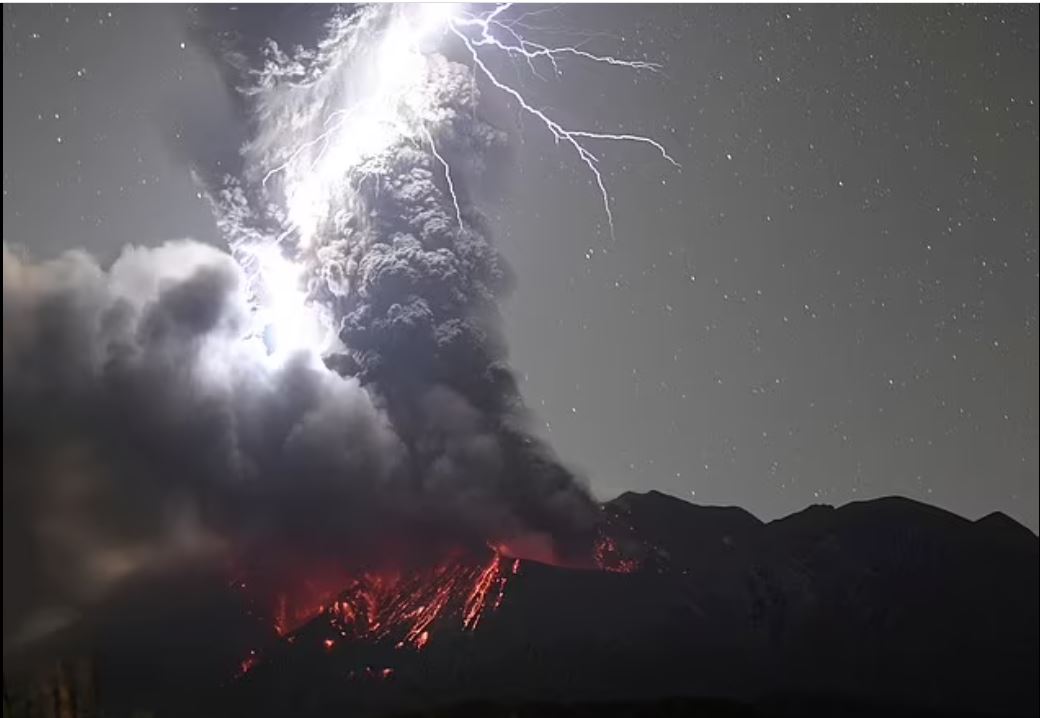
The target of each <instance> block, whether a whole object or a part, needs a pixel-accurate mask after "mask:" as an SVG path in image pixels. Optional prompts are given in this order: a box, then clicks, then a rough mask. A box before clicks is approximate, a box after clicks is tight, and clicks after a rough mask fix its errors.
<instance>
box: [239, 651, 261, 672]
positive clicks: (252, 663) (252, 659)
mask: <svg viewBox="0 0 1040 718" xmlns="http://www.w3.org/2000/svg"><path fill="white" fill-rule="evenodd" d="M259 662H260V656H259V655H258V654H257V652H256V651H250V652H249V655H247V656H246V657H245V658H243V659H242V662H241V663H239V665H238V674H237V675H238V677H241V676H244V675H245V674H247V673H249V671H251V670H253V668H255V667H256V664H257V663H259Z"/></svg>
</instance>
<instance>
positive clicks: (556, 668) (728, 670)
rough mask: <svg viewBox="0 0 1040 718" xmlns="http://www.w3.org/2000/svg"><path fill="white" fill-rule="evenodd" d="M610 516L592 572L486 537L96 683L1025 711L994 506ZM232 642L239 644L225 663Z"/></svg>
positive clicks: (629, 499)
mask: <svg viewBox="0 0 1040 718" xmlns="http://www.w3.org/2000/svg"><path fill="white" fill-rule="evenodd" d="M602 511H603V516H604V521H603V524H602V526H603V528H602V529H601V535H600V541H599V544H598V546H597V550H596V552H595V553H596V560H595V561H594V563H593V564H592V565H588V566H560V565H551V564H547V563H543V562H539V561H535V560H531V559H524V558H517V557H515V556H510V555H509V552H508V549H505V548H503V547H487V548H485V549H484V550H482V551H469V552H458V553H454V554H449V555H446V556H445V557H444V558H443V560H441V561H440V562H434V563H431V564H429V565H427V566H425V567H420V568H412V569H410V570H407V571H405V570H401V571H396V572H394V571H386V570H384V571H368V572H363V573H359V574H357V575H355V576H354V577H353V578H351V579H349V580H348V581H346V582H345V583H344V584H343V585H342V586H341V588H340V589H339V591H338V592H333V593H332V594H329V595H327V597H326V598H325V600H324V602H323V603H321V604H320V605H318V606H315V607H313V608H312V609H310V611H309V612H300V611H296V612H295V613H294V612H293V611H292V610H290V608H289V607H286V606H285V605H282V606H281V607H280V608H279V607H277V606H276V607H275V610H274V611H273V613H270V614H267V615H264V616H263V617H262V619H261V618H260V617H259V616H254V617H253V618H252V619H251V620H252V622H251V623H250V622H248V621H247V622H246V624H245V625H247V628H246V629H242V630H238V631H237V633H236V632H234V631H231V630H230V629H229V628H228V623H227V622H228V621H230V620H231V619H230V618H223V619H220V621H224V623H221V622H220V621H215V620H214V619H212V616H211V617H210V618H209V619H207V620H208V621H209V623H208V624H207V625H209V626H212V627H213V630H212V632H211V633H212V639H211V644H207V643H206V642H205V639H203V641H202V642H201V643H199V642H196V643H187V642H185V641H186V640H187V639H184V640H180V639H176V640H171V638H170V633H169V630H170V629H169V624H168V623H167V624H166V627H165V628H164V629H163V630H164V631H166V633H164V634H161V635H157V636H155V637H153V638H148V639H147V640H153V641H155V643H156V646H157V649H156V651H154V652H153V653H152V654H151V657H150V656H149V655H145V656H141V655H136V656H135V657H134V659H133V660H132V661H126V660H124V661H122V662H120V661H119V660H117V658H116V656H117V654H118V652H116V651H113V650H106V649H99V652H98V654H97V668H96V670H97V672H98V676H99V681H100V683H99V688H98V692H99V695H101V696H102V699H104V698H105V697H106V696H107V697H108V699H109V700H107V701H104V703H105V705H106V710H111V711H114V712H113V714H114V715H118V714H119V709H120V707H125V708H127V709H128V710H129V709H130V708H138V709H139V708H141V707H142V706H148V707H149V708H150V709H158V714H159V715H164V714H167V713H170V712H172V714H183V712H184V711H185V710H190V712H191V713H192V714H195V715H207V714H213V715H282V716H284V715H294V716H309V715H314V716H319V715H321V716H324V715H348V714H349V715H359V714H361V715H369V714H370V715H379V714H384V713H386V712H388V711H394V712H400V711H409V710H419V709H423V710H430V707H431V706H445V707H446V708H444V712H443V713H438V715H440V714H444V715H452V714H453V713H452V711H453V709H452V708H451V707H452V706H460V705H464V704H466V703H468V702H472V701H484V702H485V703H481V704H479V705H481V706H484V708H483V709H481V710H478V711H477V713H475V714H477V715H484V714H495V711H494V709H493V708H491V706H493V705H494V706H514V708H512V709H510V710H514V711H520V712H522V711H521V710H520V708H516V706H519V705H520V704H521V703H523V702H529V701H541V702H543V703H540V704H539V705H542V707H543V708H545V706H546V705H549V704H563V703H567V704H573V703H575V702H579V701H595V702H597V703H596V705H598V706H599V707H600V708H599V709H597V710H594V711H593V713H596V712H597V711H598V710H607V708H606V707H605V706H611V705H614V706H617V705H630V702H633V701H635V702H640V701H643V702H645V701H657V700H660V699H661V698H662V697H678V698H682V697H685V700H694V701H698V700H699V701H703V700H707V699H709V698H710V699H712V700H716V701H717V700H722V701H727V703H725V705H727V706H734V705H736V706H745V707H747V706H752V708H748V710H749V711H755V710H758V708H754V707H755V706H758V707H761V706H763V705H767V706H775V705H783V706H788V708H789V707H790V706H791V705H794V706H795V709H793V714H803V715H805V714H808V715H830V714H833V713H834V711H835V708H834V706H835V705H843V706H844V705H853V706H859V708H857V710H858V711H859V712H858V713H856V714H857V715H862V714H864V709H862V706H864V705H866V706H875V707H876V706H881V708H877V709H876V710H881V711H883V712H885V713H889V714H897V713H900V711H902V712H903V713H902V714H907V715H911V714H912V715H921V714H929V713H928V712H929V711H931V712H932V713H931V714H935V715H949V714H958V715H960V714H964V715H1022V716H1025V715H1035V714H1036V711H1037V708H1038V698H1037V683H1036V675H1037V668H1038V655H1037V640H1036V638H1037V631H1038V609H1037V606H1038V595H1037V593H1038V568H1037V567H1038V562H1037V559H1038V541H1037V537H1036V535H1034V534H1033V533H1032V532H1031V531H1029V530H1028V529H1026V528H1024V527H1022V526H1021V525H1019V524H1017V523H1015V522H1014V521H1013V520H1011V519H1009V518H1008V517H1006V516H1004V515H1003V514H991V515H989V516H987V517H985V518H983V519H980V520H978V521H969V520H967V519H964V518H961V517H959V516H956V515H954V514H951V513H948V512H946V511H943V510H941V509H938V508H935V507H932V506H928V505H925V504H921V503H917V502H914V501H911V500H908V499H903V498H884V499H877V500H872V501H864V502H859V503H852V504H848V505H846V506H843V507H840V508H833V507H830V506H824V505H817V506H812V507H809V508H807V509H805V510H804V511H802V512H800V513H797V514H794V515H791V516H788V517H786V518H784V519H780V520H777V521H772V522H769V523H763V522H761V521H759V520H758V519H756V518H755V517H753V516H752V515H751V514H749V513H747V512H746V511H743V510H742V509H739V508H720V507H705V506H697V505H693V504H690V503H687V502H685V501H682V500H680V499H677V498H674V497H670V496H667V495H664V494H661V493H657V492H650V493H645V494H636V493H627V494H624V495H622V496H620V497H618V498H617V499H615V500H613V501H610V502H608V503H606V504H604V505H603V507H602ZM185 602H186V603H190V601H187V599H186V601H185ZM233 603H234V602H230V603H229V607H228V610H231V609H230V606H231V605H232V604H233ZM207 610H211V609H209V608H208V609H207ZM290 614H291V615H290ZM228 615H230V614H228ZM287 616H288V617H287ZM235 620H236V621H238V623H239V624H241V623H242V622H243V619H242V616H241V615H238V616H236V619H235ZM184 625H187V624H186V623H185V624H184ZM146 633H147V630H146V629H145V628H144V627H143V624H142V625H141V626H139V627H138V629H137V631H136V634H135V636H136V638H137V640H138V644H139V642H140V641H141V640H145V639H144V638H142V637H143V636H144V635H145V634H146ZM232 634H234V635H235V636H237V640H238V644H236V645H241V646H244V647H245V646H248V647H246V648H244V651H243V652H241V653H240V654H239V655H238V656H237V658H235V659H234V660H233V661H232V660H231V658H232V655H231V653H230V651H229V650H228V646H227V645H225V643H226V642H227V640H228V639H227V636H229V635H232ZM217 636H221V637H222V638H220V639H219V640H218V638H217ZM138 644H135V645H138ZM218 654H219V655H220V656H221V660H220V661H217V660H215V659H214V655H218ZM203 665H206V666H209V667H210V668H207V669H205V670H203V668H202V667H201V666H203ZM217 665H219V666H221V668H220V671H216V669H214V668H213V666H217ZM130 666H132V667H130ZM160 666H161V667H160ZM189 667H190V670H189ZM215 671H216V672H222V674H221V675H219V676H218V675H216V673H215ZM160 684H161V685H162V686H163V687H162V688H161V689H159V688H157V686H158V685H160ZM778 701H779V702H778ZM820 701H824V703H820ZM833 701H839V703H837V704H835V703H833ZM650 705H657V704H650ZM696 705H697V706H700V707H699V708H697V710H698V711H700V712H699V713H698V714H707V715H714V714H716V713H715V712H712V711H707V712H705V709H704V706H703V705H702V704H701V703H697V704H696ZM711 705H716V704H711ZM821 705H823V706H825V707H820V706H821ZM673 707H674V706H673ZM164 708H165V709H166V710H165V711H164V710H163V709H164ZM785 710H786V709H785ZM738 712H739V711H738ZM838 712H844V713H845V714H849V712H848V711H838ZM853 712H854V713H855V711H853ZM865 712H866V714H870V713H873V712H874V711H873V710H866V711H865ZM781 713H783V711H781ZM503 714H505V713H503ZM531 714H532V715H537V714H539V711H538V710H536V711H535V712H534V713H531ZM647 714H653V711H651V713H647ZM680 714H685V713H683V712H682V711H680ZM726 714H727V715H729V714H731V713H726ZM741 714H749V715H751V714H754V715H758V714H759V713H756V712H751V713H741ZM763 714H772V713H770V712H769V711H768V710H767V711H766V712H765V713H763ZM783 714H785V715H786V714H792V713H791V711H790V710H788V712H787V713H783Z"/></svg>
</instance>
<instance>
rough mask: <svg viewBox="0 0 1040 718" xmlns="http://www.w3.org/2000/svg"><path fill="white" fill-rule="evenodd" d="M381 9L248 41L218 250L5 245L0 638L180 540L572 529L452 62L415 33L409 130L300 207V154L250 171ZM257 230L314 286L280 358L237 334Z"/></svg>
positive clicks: (571, 483) (472, 124)
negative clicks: (104, 250)
mask: <svg viewBox="0 0 1040 718" xmlns="http://www.w3.org/2000/svg"><path fill="white" fill-rule="evenodd" d="M387 12H396V10H395V11H386V10H375V11H365V12H363V13H361V14H355V15H352V16H349V17H341V18H338V19H337V20H335V21H334V22H333V23H331V24H330V29H329V36H328V38H327V39H326V40H325V41H324V42H323V43H321V44H320V45H319V48H318V49H317V50H310V51H298V52H296V53H293V54H291V55H290V54H285V53H282V52H281V51H280V50H278V49H277V48H276V47H274V46H268V47H267V50H266V52H265V55H264V61H263V63H261V64H262V69H260V70H258V71H257V73H256V74H255V75H251V76H252V77H253V78H254V82H253V84H251V85H250V86H249V88H247V91H246V92H244V93H243V95H244V98H245V106H246V107H248V108H249V109H250V113H251V114H250V116H251V117H252V119H253V122H254V131H253V140H252V142H251V143H250V144H248V145H247V146H246V148H245V149H244V151H243V166H244V170H243V173H242V175H241V176H240V177H237V178H234V179H229V180H226V181H224V182H223V184H222V186H221V187H219V188H218V187H213V188H212V189H213V196H214V206H215V210H216V213H217V219H218V224H219V226H220V227H221V229H222V230H223V231H224V234H225V236H226V238H227V241H228V244H229V246H230V248H231V252H230V254H229V253H226V252H223V251H221V250H218V249H215V248H212V247H208V246H204V245H201V244H198V243H194V242H190V241H178V242H170V243H167V244H164V245H162V246H160V247H157V248H151V249H147V248H140V247H132V246H128V247H127V248H126V249H125V250H124V252H123V253H122V255H121V256H120V257H119V258H118V259H117V261H116V262H115V263H114V264H113V265H112V266H111V267H108V268H103V267H101V266H99V265H98V264H97V262H96V261H95V260H93V259H92V258H91V257H89V256H88V255H86V254H84V253H82V252H69V253H67V254H65V255H63V256H61V257H59V258H57V259H53V260H50V261H44V262H36V261H34V260H32V259H29V258H27V257H25V256H23V255H20V254H18V253H17V251H16V250H14V249H10V248H8V247H7V246H6V245H5V247H4V289H3V292H4V330H3V331H4V348H3V361H4V365H3V366H4V506H5V510H4V515H5V516H4V584H5V592H4V636H5V639H4V643H5V654H6V653H7V651H8V649H9V648H17V647H18V646H20V645H24V644H25V643H27V642H31V641H32V640H34V639H36V638H38V637H39V636H41V635H44V634H46V633H47V632H50V631H53V630H55V629H57V628H60V627H61V626H64V625H67V624H68V623H70V622H73V621H75V620H77V619H79V618H81V617H82V616H84V615H86V614H89V612H90V611H92V610H93V608H94V607H96V606H98V605H100V604H103V603H104V601H105V600H106V599H107V597H108V596H109V595H110V594H111V593H112V592H113V591H114V590H116V589H117V588H118V587H119V586H120V585H121V583H123V582H125V581H127V580H132V579H135V578H137V577H139V576H141V575H143V574H155V573H160V574H164V575H169V573H171V572H176V571H177V570H179V569H181V568H183V567H185V566H189V565H190V566H198V565H200V564H213V565H224V564H227V563H228V562H231V563H234V564H236V565H250V566H255V565H261V564H266V567H265V571H266V573H267V574H272V575H273V574H279V573H280V572H284V574H285V575H286V576H289V575H292V574H293V572H294V571H298V570H299V567H300V565H302V564H304V563H310V562H313V563H321V562H325V561H333V562H342V561H349V560H358V557H359V556H361V555H366V554H367V553H368V552H378V551H380V550H386V551H389V550H390V549H387V548H386V547H387V546H390V545H399V544H403V546H404V547H403V548H401V549H400V550H401V551H402V552H403V553H404V554H409V553H413V554H414V553H415V551H416V550H417V548H416V547H417V546H420V545H423V546H429V545H431V544H432V545H437V544H438V541H440V540H443V542H444V543H445V544H447V543H451V542H458V541H462V542H466V541H468V542H473V543H474V544H477V543H481V542H490V543H509V542H512V543H513V545H515V546H518V547H531V546H539V547H542V548H541V549H540V550H542V551H544V552H545V553H553V554H556V558H558V559H563V558H567V557H570V558H573V559H575V560H578V557H580V556H582V555H584V554H587V552H588V549H589V544H588V542H589V540H590V539H591V532H592V530H593V529H594V525H595V523H596V521H597V520H598V518H597V516H598V512H597V510H596V507H595V504H594V502H593V500H592V498H591V496H590V495H589V493H588V492H587V490H586V489H585V488H584V486H583V484H582V483H581V482H580V481H579V480H577V479H576V477H575V476H574V475H573V474H572V473H571V472H570V471H568V470H567V469H566V468H564V467H563V466H562V465H561V464H560V463H559V462H558V461H557V460H556V459H555V458H554V456H553V454H552V452H551V451H550V449H549V448H548V447H546V446H544V445H542V444H541V443H540V442H539V441H538V440H536V439H535V438H534V437H533V436H532V435H531V434H530V432H529V431H527V429H526V426H527V424H526V412H525V409H524V407H523V404H522V402H521V399H520V396H519V393H518V391H517V388H516V383H515V381H514V379H513V376H512V373H511V372H510V370H509V367H508V364H507V351H506V345H505V341H504V338H503V336H502V330H501V321H500V317H499V313H498V302H499V300H500V299H501V298H502V297H503V296H504V295H505V294H506V292H508V290H509V288H510V286H511V283H512V281H513V278H512V276H511V273H510V271H509V268H508V266H507V265H506V262H505V261H504V259H503V258H502V256H501V255H500V254H499V253H498V252H497V251H496V250H495V248H494V246H493V245H492V243H491V238H490V233H489V231H488V223H487V222H486V220H485V219H484V218H483V217H482V216H481V214H480V213H479V211H478V210H477V209H476V207H474V206H473V202H472V200H471V197H470V194H469V192H468V191H467V189H468V187H469V185H470V183H472V182H474V181H476V180H477V179H478V178H479V177H480V173H481V172H482V171H483V170H484V169H485V165H486V163H487V161H488V160H487V158H488V157H490V156H492V155H493V153H494V152H496V151H498V150H500V149H501V147H502V145H503V144H504V136H503V134H502V133H501V132H499V131H497V130H496V129H495V128H493V127H491V126H490V125H489V124H487V123H485V122H483V121H482V120H480V118H479V114H478V113H477V112H476V108H477V107H478V100H479V98H478V97H477V91H476V87H475V83H474V80H473V77H472V74H471V72H470V70H469V69H468V68H466V67H465V66H462V65H458V64H455V63H452V62H450V61H448V60H446V59H445V58H443V57H440V56H438V55H427V56H426V59H427V73H428V74H427V76H426V79H425V82H424V85H423V93H424V94H423V96H422V101H421V103H420V105H419V106H418V112H419V113H420V114H419V116H416V117H410V118H409V120H410V121H411V122H412V125H411V126H412V127H413V128H419V127H421V128H423V129H424V133H418V132H404V133H401V134H400V135H399V136H397V137H395V138H393V139H392V141H390V142H387V143H384V144H383V145H382V146H380V147H379V149H378V151H376V152H374V153H372V154H370V155H369V156H366V157H364V158H362V160H361V161H359V162H357V163H353V164H349V165H344V166H343V167H342V168H339V171H334V172H333V174H332V175H331V178H330V179H329V180H328V181H327V182H326V183H325V184H324V185H323V186H322V187H321V190H322V191H321V194H320V197H319V199H320V202H319V211H318V212H316V213H315V215H314V219H315V221H314V223H313V225H312V226H310V227H308V228H306V232H304V230H303V229H302V228H301V227H300V226H299V225H298V224H297V225H294V224H293V223H292V222H291V217H290V216H289V214H290V213H287V212H286V210H285V207H284V202H283V201H282V200H284V199H285V197H286V196H288V193H289V191H290V190H291V186H292V183H293V182H294V181H302V180H303V179H305V177H303V176H300V175H296V176H293V175H292V174H291V173H290V172H289V171H287V172H286V173H285V176H280V177H278V178H277V179H276V181H275V182H272V183H264V182H262V181H261V180H262V178H263V176H264V173H265V172H266V171H268V170H269V169H270V168H271V167H272V166H275V165H277V163H279V162H284V160H285V158H286V157H287V156H288V155H289V153H291V152H292V145H291V144H289V143H288V140H289V139H292V140H294V141H299V136H300V134H301V133H300V132H298V131H293V130H292V128H296V129H297V130H298V128H300V127H301V126H302V127H304V128H305V130H304V132H303V133H302V134H303V135H304V136H306V135H307V133H308V132H310V133H311V134H313V133H314V131H315V128H316V127H317V126H318V123H319V122H321V119H322V117H324V116H325V115H326V113H327V112H328V110H329V108H330V107H334V106H336V103H340V102H342V101H344V100H345V99H349V98H344V97H342V96H341V95H340V93H341V88H342V87H349V86H350V83H349V82H347V81H346V80H345V77H346V76H353V74H355V73H356V64H355V63H356V58H357V57H358V56H361V57H364V49H365V48H364V47H363V45H362V43H363V39H364V38H365V37H367V35H366V34H365V33H367V32H368V31H370V30H372V29H373V26H376V25H378V23H380V22H386V21H387V19H388V17H389V16H388V15H387V14H386V13H387ZM236 62H239V63H240V64H241V62H242V57H241V56H239V57H238V59H237V60H236ZM415 110H416V108H415V107H412V108H402V111H403V112H405V113H407V112H410V111H415ZM308 128H309V129H308ZM429 140H432V142H433V143H434V145H435V146H436V148H437V150H438V152H439V154H441V156H442V157H443V158H445V160H446V161H447V162H448V163H449V166H450V171H451V173H452V175H451V177H452V180H453V183H454V186H455V191H456V194H457V201H458V202H459V206H460V212H461V216H462V220H463V222H462V225H461V226H460V224H459V222H458V219H457V217H456V213H455V206H454V201H453V199H452V197H451V195H450V194H449V187H448V184H447V180H448V178H447V176H446V175H445V173H444V168H443V167H442V166H441V164H440V163H439V160H438V158H437V157H436V155H435V154H434V152H433V147H431V145H430V141H429ZM335 169H336V168H334V170H335ZM261 245H263V246H279V247H281V248H282V249H281V250H280V251H282V252H283V254H284V255H285V256H286V257H287V258H289V259H291V260H292V261H293V262H295V263H297V264H298V265H300V266H303V267H304V268H305V272H304V276H305V279H306V285H307V302H308V307H309V308H310V309H312V310H313V311H314V312H316V313H318V314H320V315H321V316H322V317H324V318H325V319H326V320H327V321H328V322H329V323H330V325H331V326H332V327H333V328H334V330H335V347H334V350H333V351H330V352H328V353H327V354H326V355H325V356H324V357H323V361H317V360H316V359H315V358H314V357H313V356H312V355H308V354H307V353H306V352H303V353H300V354H299V355H296V356H293V357H291V358H288V359H285V360H284V361H279V362H275V361H273V360H272V358H271V357H270V356H269V355H268V348H267V347H265V345H264V342H263V340H262V337H260V336H258V335H257V332H256V326H255V323H256V320H255V307H254V306H253V302H254V301H255V299H256V296H257V287H256V277H255V276H253V275H252V274H251V273H250V271H249V250H250V249H252V248H255V247H257V246H261ZM236 260H238V261H236ZM410 538H414V539H416V540H415V541H412V542H409V539H410ZM394 550H396V549H394Z"/></svg>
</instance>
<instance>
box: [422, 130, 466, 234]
mask: <svg viewBox="0 0 1040 718" xmlns="http://www.w3.org/2000/svg"><path fill="white" fill-rule="evenodd" d="M423 132H425V134H426V141H427V142H429V143H430V152H432V153H433V156H434V157H436V158H437V161H438V162H440V163H441V167H443V168H444V180H445V181H446V182H447V184H448V194H450V195H451V204H452V206H453V207H454V208H455V219H456V220H457V221H458V223H459V229H462V209H461V207H459V196H458V194H457V193H456V192H455V182H454V181H452V179H451V167H450V166H449V165H448V161H447V160H446V159H444V157H443V156H442V155H441V153H440V152H438V151H437V143H436V142H434V141H433V135H432V134H431V133H430V129H429V128H428V127H424V128H423Z"/></svg>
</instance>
